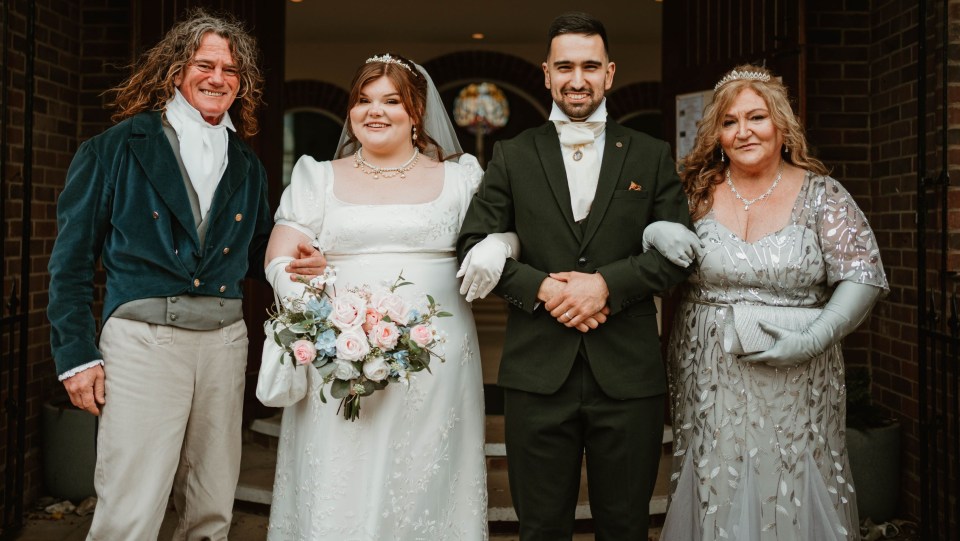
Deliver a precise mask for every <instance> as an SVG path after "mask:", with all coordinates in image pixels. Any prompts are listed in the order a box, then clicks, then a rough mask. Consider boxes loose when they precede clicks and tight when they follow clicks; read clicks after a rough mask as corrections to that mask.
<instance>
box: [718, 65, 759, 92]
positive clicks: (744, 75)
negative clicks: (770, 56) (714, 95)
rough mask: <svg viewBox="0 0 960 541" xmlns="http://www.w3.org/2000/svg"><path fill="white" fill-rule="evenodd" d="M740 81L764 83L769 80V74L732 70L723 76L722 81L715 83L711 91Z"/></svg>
mask: <svg viewBox="0 0 960 541" xmlns="http://www.w3.org/2000/svg"><path fill="white" fill-rule="evenodd" d="M741 79H743V80H747V81H761V82H764V83H766V82H768V81H769V80H770V74H769V73H763V72H762V71H737V70H733V71H731V72H730V73H728V74H726V75H724V76H723V79H720V81H719V82H717V84H716V86H714V87H713V90H714V91H716V90H717V89H718V88H720V87H721V86H723V85H725V84H727V83H729V82H730V81H739V80H741Z"/></svg>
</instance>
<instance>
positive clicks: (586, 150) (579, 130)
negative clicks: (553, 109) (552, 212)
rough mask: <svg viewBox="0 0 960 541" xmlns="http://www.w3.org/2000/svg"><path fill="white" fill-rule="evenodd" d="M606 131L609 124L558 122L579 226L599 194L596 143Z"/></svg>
mask: <svg viewBox="0 0 960 541" xmlns="http://www.w3.org/2000/svg"><path fill="white" fill-rule="evenodd" d="M605 127H606V123H605V122H557V129H558V131H559V132H560V144H561V146H562V148H561V150H562V153H563V165H564V167H565V168H566V171H567V184H568V186H569V188H570V206H571V208H572V210H573V219H574V220H576V221H578V222H579V221H580V220H583V219H584V218H586V217H587V215H588V214H590V207H591V205H593V197H594V195H595V194H596V192H597V182H598V180H599V179H600V156H599V153H598V152H597V145H596V144H595V141H596V138H597V136H598V135H600V134H601V133H603V130H604V128H605Z"/></svg>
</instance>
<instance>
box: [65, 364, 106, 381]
mask: <svg viewBox="0 0 960 541" xmlns="http://www.w3.org/2000/svg"><path fill="white" fill-rule="evenodd" d="M94 366H103V359H97V360H96V361H90V362H88V363H87V364H81V365H80V366H78V367H76V368H71V369H70V370H67V371H66V372H64V373H63V374H60V376H58V379H59V380H60V381H63V380H65V379H67V378H72V377H73V376H76V375H77V374H79V373H80V372H83V371H84V370H87V369H88V368H93V367H94Z"/></svg>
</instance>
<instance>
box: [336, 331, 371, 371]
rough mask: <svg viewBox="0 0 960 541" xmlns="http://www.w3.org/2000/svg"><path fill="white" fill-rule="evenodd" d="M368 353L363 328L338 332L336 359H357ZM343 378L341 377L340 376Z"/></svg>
mask: <svg viewBox="0 0 960 541" xmlns="http://www.w3.org/2000/svg"><path fill="white" fill-rule="evenodd" d="M367 353H370V343H369V342H367V336H366V335H365V334H363V329H361V328H359V327H356V328H353V329H349V330H346V331H343V332H341V333H340V336H338V337H337V359H342V360H344V361H359V360H360V359H362V358H364V356H366V354H367ZM340 379H343V378H340Z"/></svg>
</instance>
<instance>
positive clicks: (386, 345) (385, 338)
mask: <svg viewBox="0 0 960 541" xmlns="http://www.w3.org/2000/svg"><path fill="white" fill-rule="evenodd" d="M367 337H368V338H370V343H371V344H373V345H375V346H377V347H379V348H381V349H385V350H391V349H393V348H394V346H396V345H397V341H399V340H400V329H398V328H397V324H396V323H393V322H392V321H381V322H379V323H377V324H376V325H374V326H373V328H372V329H370V331H369V332H368V333H367Z"/></svg>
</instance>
